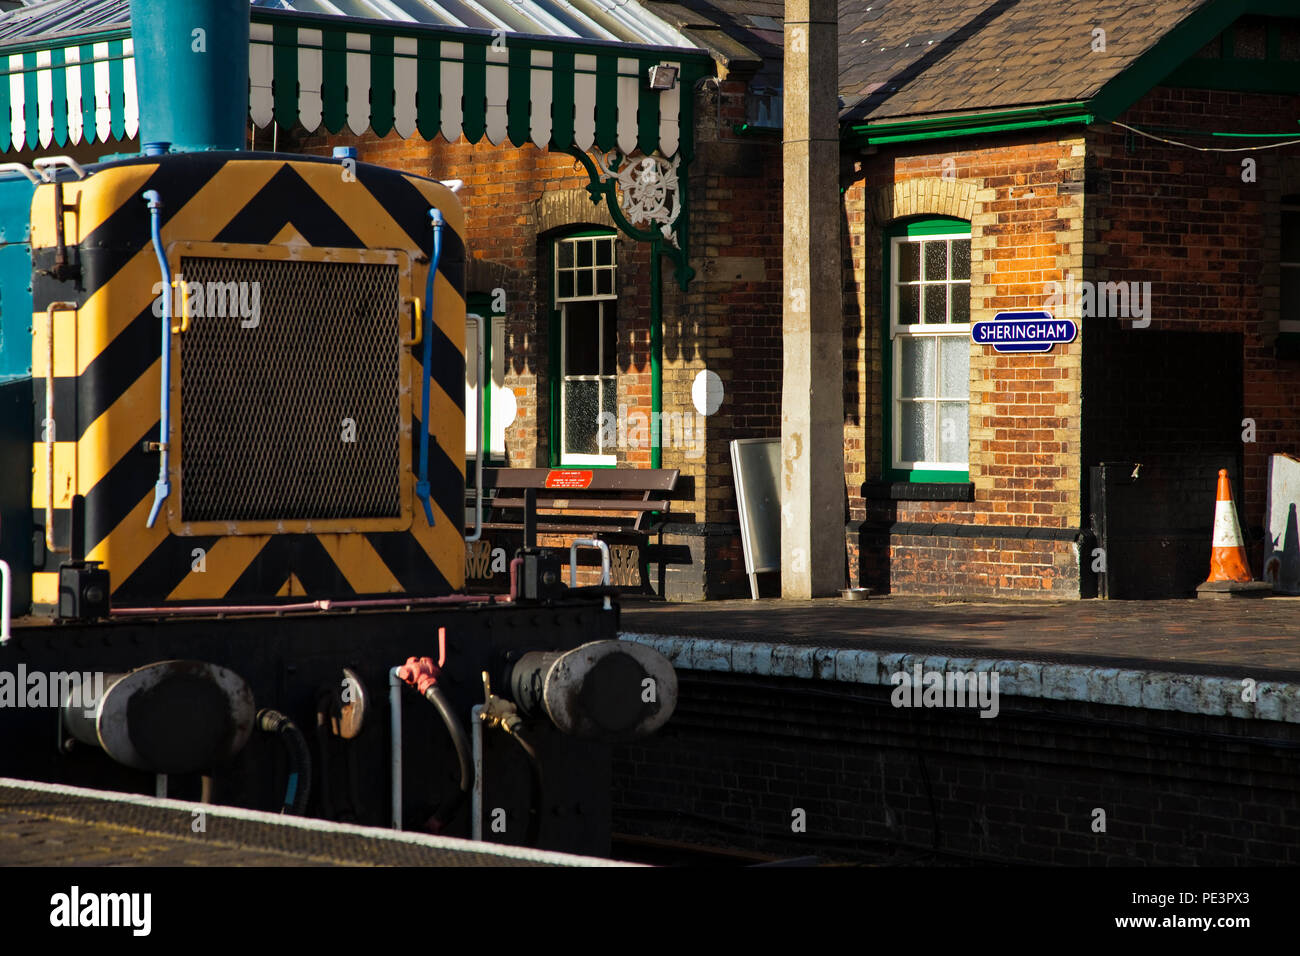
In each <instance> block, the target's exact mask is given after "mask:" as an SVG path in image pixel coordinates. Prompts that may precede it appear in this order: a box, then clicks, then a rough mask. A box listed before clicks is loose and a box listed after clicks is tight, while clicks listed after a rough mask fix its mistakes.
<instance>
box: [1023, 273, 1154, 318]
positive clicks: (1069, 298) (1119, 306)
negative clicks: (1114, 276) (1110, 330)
mask: <svg viewBox="0 0 1300 956" xmlns="http://www.w3.org/2000/svg"><path fill="white" fill-rule="evenodd" d="M1043 294H1044V295H1045V296H1047V300H1046V301H1045V302H1044V303H1043V307H1044V308H1046V309H1049V310H1050V311H1051V312H1052V314H1053V315H1059V316H1061V317H1063V318H1071V319H1091V318H1106V317H1110V318H1112V319H1132V320H1133V328H1135V329H1145V328H1146V327H1147V326H1148V325H1150V324H1151V283H1150V282H1089V281H1087V280H1082V281H1080V280H1076V279H1075V278H1074V276H1073V275H1072V274H1071V273H1068V272H1067V273H1066V274H1065V281H1064V282H1055V281H1053V282H1048V283H1045V284H1044V285H1043Z"/></svg>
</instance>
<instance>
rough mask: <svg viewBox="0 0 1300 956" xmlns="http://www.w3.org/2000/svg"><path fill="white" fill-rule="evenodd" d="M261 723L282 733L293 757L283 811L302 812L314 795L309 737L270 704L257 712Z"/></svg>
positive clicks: (260, 724) (288, 752) (264, 726)
mask: <svg viewBox="0 0 1300 956" xmlns="http://www.w3.org/2000/svg"><path fill="white" fill-rule="evenodd" d="M257 726H258V727H260V728H261V729H262V731H263V732H265V733H268V734H275V735H276V736H277V737H279V738H280V742H281V743H282V744H283V745H284V750H285V753H286V754H287V755H288V757H289V780H288V782H287V783H286V784H285V791H284V802H283V805H282V806H281V807H280V812H281V813H291V814H294V815H295V816H302V815H303V814H304V813H305V812H306V810H307V800H308V798H309V797H310V796H311V751H310V750H308V749H307V740H306V738H305V737H303V735H302V731H300V730H299V729H298V726H297V725H296V724H295V723H294V722H293V721H292V720H290V719H289V718H288V717H286V716H285V715H284V714H282V713H280V712H279V711H278V710H272V709H270V708H269V707H268V708H264V709H262V710H260V711H258V712H257Z"/></svg>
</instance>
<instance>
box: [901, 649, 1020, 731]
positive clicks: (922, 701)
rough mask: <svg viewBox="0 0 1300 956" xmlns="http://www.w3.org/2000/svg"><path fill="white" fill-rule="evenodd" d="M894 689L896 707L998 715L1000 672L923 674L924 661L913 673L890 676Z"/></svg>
mask: <svg viewBox="0 0 1300 956" xmlns="http://www.w3.org/2000/svg"><path fill="white" fill-rule="evenodd" d="M889 682H890V683H891V684H893V685H895V686H894V690H893V693H891V694H890V695H889V701H890V703H892V704H893V705H894V706H895V707H949V708H960V707H970V708H972V709H978V710H979V712H980V716H981V717H996V716H997V715H998V672H997V671H924V672H923V671H922V669H921V663H920V661H917V663H916V664H915V666H914V667H913V668H912V670H911V671H910V672H909V671H895V672H894V673H893V674H891V675H890V677H889Z"/></svg>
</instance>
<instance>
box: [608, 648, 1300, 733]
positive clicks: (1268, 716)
mask: <svg viewBox="0 0 1300 956" xmlns="http://www.w3.org/2000/svg"><path fill="white" fill-rule="evenodd" d="M619 637H620V638H621V639H623V640H625V641H635V642H637V643H638V644H645V645H647V646H649V647H652V648H654V649H655V650H657V651H658V652H659V653H661V654H663V655H664V656H665V657H667V658H668V659H669V660H670V661H671V662H672V664H673V666H674V667H676V668H678V669H680V670H688V671H692V670H693V671H714V672H717V673H723V674H753V675H761V676H764V677H802V678H804V679H806V680H834V681H842V682H844V683H849V684H869V685H877V686H885V687H889V686H892V685H891V683H890V676H891V675H893V674H895V673H897V672H898V671H908V672H911V671H912V670H913V669H914V667H915V665H916V664H917V663H918V662H919V663H920V664H921V669H922V671H987V672H991V671H997V673H998V693H999V694H1006V695H1008V696H1011V697H1037V698H1041V699H1046V700H1077V701H1086V702H1088V703H1092V704H1109V705H1111V706H1114V707H1137V708H1141V709H1144V710H1172V711H1178V712H1181V713H1185V714H1204V715H1207V716H1213V717H1242V718H1246V719H1253V720H1277V721H1281V722H1283V723H1289V724H1300V684H1289V683H1285V682H1282V681H1266V680H1258V679H1255V680H1256V683H1255V700H1254V701H1249V702H1248V701H1243V700H1242V699H1241V698H1242V690H1243V684H1242V681H1243V680H1244V679H1246V678H1247V677H1249V676H1250V674H1249V671H1250V670H1251V668H1249V667H1244V666H1243V667H1242V672H1243V673H1242V677H1241V678H1239V679H1234V678H1230V677H1211V676H1206V675H1203V674H1178V673H1174V672H1171V671H1142V670H1122V669H1120V668H1115V667H1087V666H1082V665H1078V664H1044V663H1041V662H1035V661H1024V660H1008V659H1005V658H1004V659H997V658H973V657H952V658H949V657H939V656H927V655H925V654H904V653H893V654H891V653H879V652H876V651H867V650H855V649H853V648H843V647H816V646H803V645H793V644H770V643H754V642H749V641H718V640H709V639H706V638H691V637H673V636H671V635H668V634H642V633H638V632H635V631H622V632H620V634H619Z"/></svg>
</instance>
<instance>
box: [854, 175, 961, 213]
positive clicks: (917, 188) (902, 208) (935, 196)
mask: <svg viewBox="0 0 1300 956" xmlns="http://www.w3.org/2000/svg"><path fill="white" fill-rule="evenodd" d="M975 190H976V185H975V183H972V182H960V181H958V180H955V179H941V178H939V177H936V176H927V177H924V178H920V179H907V180H904V181H902V182H897V183H893V184H892V185H887V186H881V187H879V188H878V189H876V190H875V191H874V192H873V193H872V194H871V198H870V202H869V203H868V208H869V209H870V210H871V216H872V219H873V220H874V221H875V222H876V223H877V224H883V223H887V222H892V221H893V220H895V219H905V218H907V217H908V216H952V217H953V218H954V219H965V220H966V221H968V222H969V221H970V219H971V217H972V216H973V215H974V214H975Z"/></svg>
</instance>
